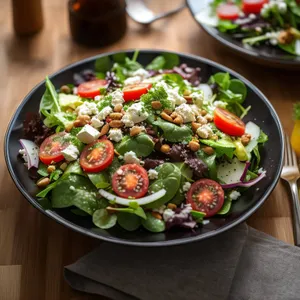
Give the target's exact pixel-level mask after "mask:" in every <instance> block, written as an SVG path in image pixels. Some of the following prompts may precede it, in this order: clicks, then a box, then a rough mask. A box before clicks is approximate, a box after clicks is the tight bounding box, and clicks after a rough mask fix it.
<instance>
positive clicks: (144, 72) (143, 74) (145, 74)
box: [131, 68, 150, 81]
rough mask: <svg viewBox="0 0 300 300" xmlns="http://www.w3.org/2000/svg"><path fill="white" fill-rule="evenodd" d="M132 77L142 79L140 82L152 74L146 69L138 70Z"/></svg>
mask: <svg viewBox="0 0 300 300" xmlns="http://www.w3.org/2000/svg"><path fill="white" fill-rule="evenodd" d="M131 76H136V77H140V81H142V80H144V79H146V78H148V77H150V74H149V72H148V71H147V70H145V69H142V68H140V69H137V70H136V71H134V72H132V73H131Z"/></svg>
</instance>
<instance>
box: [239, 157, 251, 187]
mask: <svg viewBox="0 0 300 300" xmlns="http://www.w3.org/2000/svg"><path fill="white" fill-rule="evenodd" d="M250 165H251V163H250V161H247V162H246V164H245V169H244V172H243V174H242V176H241V178H240V181H242V182H243V181H244V180H245V178H246V175H247V171H248V169H249V167H250Z"/></svg>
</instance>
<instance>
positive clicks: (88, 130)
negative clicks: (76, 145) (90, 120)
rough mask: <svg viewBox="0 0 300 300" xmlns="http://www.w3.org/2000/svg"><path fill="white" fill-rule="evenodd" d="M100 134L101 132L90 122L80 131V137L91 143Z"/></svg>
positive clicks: (86, 142)
mask: <svg viewBox="0 0 300 300" xmlns="http://www.w3.org/2000/svg"><path fill="white" fill-rule="evenodd" d="M99 136H100V132H99V131H98V130H97V129H95V128H94V127H92V126H91V125H89V124H86V125H84V127H83V128H82V129H81V130H80V131H79V132H78V134H77V137H78V139H79V140H80V141H81V142H83V143H85V144H89V143H92V142H94V141H95V140H96V139H97V138H98V137H99Z"/></svg>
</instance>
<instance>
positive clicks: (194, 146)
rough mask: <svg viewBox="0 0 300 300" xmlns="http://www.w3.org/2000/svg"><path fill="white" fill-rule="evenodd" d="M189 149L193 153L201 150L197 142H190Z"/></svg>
mask: <svg viewBox="0 0 300 300" xmlns="http://www.w3.org/2000/svg"><path fill="white" fill-rule="evenodd" d="M189 147H190V149H191V150H192V151H193V152H196V151H198V150H199V149H200V144H199V143H198V142H196V141H190V142H189Z"/></svg>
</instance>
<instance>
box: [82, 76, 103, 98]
mask: <svg viewBox="0 0 300 300" xmlns="http://www.w3.org/2000/svg"><path fill="white" fill-rule="evenodd" d="M106 85H107V81H106V80H104V79H97V80H91V81H87V82H84V83H82V84H80V85H79V86H78V90H77V91H78V95H79V96H80V97H83V98H94V97H96V96H98V95H100V88H103V87H105V86H106Z"/></svg>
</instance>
